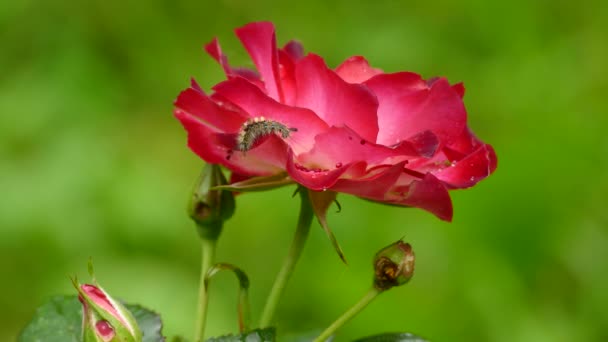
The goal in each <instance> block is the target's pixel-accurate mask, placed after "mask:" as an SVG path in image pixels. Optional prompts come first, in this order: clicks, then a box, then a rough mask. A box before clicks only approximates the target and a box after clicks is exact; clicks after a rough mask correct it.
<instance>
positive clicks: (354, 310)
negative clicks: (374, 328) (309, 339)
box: [313, 287, 381, 342]
mask: <svg viewBox="0 0 608 342" xmlns="http://www.w3.org/2000/svg"><path fill="white" fill-rule="evenodd" d="M380 293H381V291H380V290H378V289H376V288H375V287H372V288H371V289H370V290H369V291H368V292H367V293H366V294H365V296H363V298H361V299H360V300H359V301H358V302H357V303H356V304H355V305H353V307H351V308H350V309H348V311H346V312H345V313H344V314H342V316H340V317H339V318H338V319H337V320H336V321H335V322H333V323H332V324H331V325H330V326H329V327H327V329H325V331H323V332H322V333H321V335H319V337H317V338H316V339H315V340H314V341H313V342H325V341H327V339H328V338H329V337H331V335H333V334H334V333H335V332H336V331H337V330H338V329H340V327H342V326H343V325H344V324H345V323H346V322H348V321H349V320H350V319H351V318H353V317H355V316H356V315H357V314H358V313H359V312H361V310H363V309H364V308H365V307H366V306H367V304H369V303H371V301H372V300H374V298H376V296H378V295H379V294H380Z"/></svg>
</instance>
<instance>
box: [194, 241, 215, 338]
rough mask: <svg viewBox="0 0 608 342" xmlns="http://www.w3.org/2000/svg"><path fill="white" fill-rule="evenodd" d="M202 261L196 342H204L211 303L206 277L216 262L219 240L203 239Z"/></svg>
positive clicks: (195, 333)
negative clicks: (209, 304)
mask: <svg viewBox="0 0 608 342" xmlns="http://www.w3.org/2000/svg"><path fill="white" fill-rule="evenodd" d="M201 247H202V259H201V279H200V283H199V288H198V309H197V315H196V331H195V332H194V342H202V341H203V338H204V337H205V323H206V321H207V306H208V303H209V289H208V285H206V284H207V282H205V277H206V276H207V272H208V271H209V269H210V268H211V267H212V266H213V264H214V262H215V261H214V260H215V249H216V247H217V240H215V239H202V240H201Z"/></svg>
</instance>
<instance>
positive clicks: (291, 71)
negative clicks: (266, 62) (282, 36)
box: [279, 50, 297, 106]
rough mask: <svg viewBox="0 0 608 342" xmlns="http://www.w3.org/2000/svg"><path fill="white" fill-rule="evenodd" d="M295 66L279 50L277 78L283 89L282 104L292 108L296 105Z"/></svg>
mask: <svg viewBox="0 0 608 342" xmlns="http://www.w3.org/2000/svg"><path fill="white" fill-rule="evenodd" d="M295 71H296V65H295V61H294V60H293V59H292V58H291V57H290V56H289V55H288V54H287V52H285V51H283V50H279V78H280V79H281V86H282V87H283V103H284V104H286V105H290V106H294V105H295V104H296V98H297V91H296V75H295Z"/></svg>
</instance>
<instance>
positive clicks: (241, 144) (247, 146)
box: [235, 116, 298, 152]
mask: <svg viewBox="0 0 608 342" xmlns="http://www.w3.org/2000/svg"><path fill="white" fill-rule="evenodd" d="M297 130H298V129H297V128H288V127H287V126H285V125H283V124H281V123H280V122H277V121H272V120H267V119H265V118H264V117H263V116H261V117H258V118H253V119H249V120H247V122H245V123H244V124H243V127H242V128H241V130H240V131H239V134H238V135H237V137H236V147H235V150H237V151H243V152H246V151H249V150H251V149H252V148H253V145H254V144H255V143H256V141H258V139H260V138H262V137H264V136H267V135H270V134H280V136H281V137H282V138H283V139H287V138H289V135H290V134H291V132H297Z"/></svg>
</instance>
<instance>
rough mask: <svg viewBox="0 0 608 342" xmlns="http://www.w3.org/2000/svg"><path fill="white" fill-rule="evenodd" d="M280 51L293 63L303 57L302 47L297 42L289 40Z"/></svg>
mask: <svg viewBox="0 0 608 342" xmlns="http://www.w3.org/2000/svg"><path fill="white" fill-rule="evenodd" d="M281 50H282V51H284V52H285V53H287V55H288V56H289V57H291V59H292V60H293V61H294V62H297V61H298V60H300V59H302V57H304V47H303V46H302V43H300V42H299V41H297V40H290V41H289V42H288V43H287V44H285V46H283V49H281Z"/></svg>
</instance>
